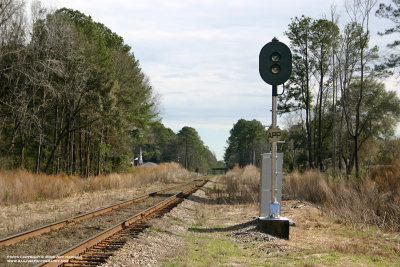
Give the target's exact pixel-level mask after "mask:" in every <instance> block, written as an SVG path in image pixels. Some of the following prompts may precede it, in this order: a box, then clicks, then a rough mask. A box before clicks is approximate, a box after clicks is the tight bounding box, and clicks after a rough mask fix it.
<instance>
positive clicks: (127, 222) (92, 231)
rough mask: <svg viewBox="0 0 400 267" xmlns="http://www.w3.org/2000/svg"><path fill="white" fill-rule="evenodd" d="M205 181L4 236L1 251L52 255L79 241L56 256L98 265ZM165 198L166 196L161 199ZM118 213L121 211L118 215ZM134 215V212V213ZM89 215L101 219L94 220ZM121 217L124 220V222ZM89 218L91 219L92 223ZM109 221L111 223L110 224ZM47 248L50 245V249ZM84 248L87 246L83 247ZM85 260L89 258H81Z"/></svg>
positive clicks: (12, 253) (2, 252)
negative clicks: (154, 217) (125, 241)
mask: <svg viewBox="0 0 400 267" xmlns="http://www.w3.org/2000/svg"><path fill="white" fill-rule="evenodd" d="M204 183H206V181H205V180H203V181H201V182H198V181H197V182H196V184H195V185H194V182H189V183H186V184H181V185H178V186H174V187H170V188H166V189H163V190H160V191H156V192H152V193H149V194H146V195H142V196H140V197H136V198H133V199H130V200H127V201H124V202H119V203H117V204H114V205H111V206H107V207H104V208H101V209H97V210H94V211H92V212H88V213H85V214H82V215H79V216H75V217H73V218H69V219H66V220H62V221H59V222H56V223H53V224H49V225H46V226H43V227H39V228H36V229H32V230H30V231H26V232H24V233H20V234H16V235H13V236H10V237H7V238H4V239H2V240H1V242H2V243H1V244H3V247H2V248H0V253H1V254H3V255H7V256H8V255H16V253H18V251H24V253H30V254H27V255H32V256H33V255H52V254H55V253H56V252H57V251H60V250H62V249H63V248H65V247H68V246H70V245H69V244H70V243H75V244H76V243H79V245H78V246H73V249H68V250H65V251H64V252H62V253H59V254H57V255H55V256H54V257H55V258H54V259H63V260H64V261H65V259H68V260H70V263H68V264H75V265H74V266H76V264H77V263H76V262H79V263H78V265H82V264H83V263H84V265H90V264H89V263H88V262H91V263H92V264H95V265H96V264H98V262H97V261H95V260H99V259H100V260H101V259H104V258H105V257H108V256H109V255H110V248H113V249H117V248H119V247H120V246H122V245H123V244H124V240H125V239H124V238H123V237H124V236H126V235H127V234H128V235H135V234H137V233H138V232H140V231H141V230H142V229H144V227H145V224H144V223H143V221H144V220H146V219H148V218H151V217H152V216H156V214H158V213H163V212H165V211H167V210H168V208H169V207H171V205H174V204H176V203H177V202H179V201H181V200H182V199H183V198H184V197H186V196H187V195H189V194H190V193H192V192H193V191H195V190H196V189H197V188H198V187H199V186H202V185H203V184H204ZM190 184H192V186H190V188H189V189H186V190H184V191H182V192H179V193H177V194H174V195H172V196H171V195H170V194H164V193H165V192H168V191H173V190H176V189H178V188H181V187H184V186H189V185H190ZM193 185H194V186H193ZM167 197H168V198H167ZM163 198H164V199H165V198H167V199H165V200H162V199H163ZM132 203H136V205H130V204H132ZM110 211H114V212H110ZM117 212H119V214H117V215H116V213H117ZM99 214H100V215H99ZM132 214H135V215H134V216H132ZM128 215H129V216H128ZM127 216H128V218H127ZM88 218H99V219H98V220H97V219H96V220H94V219H88ZM120 218H125V219H123V220H122V221H121V219H120ZM87 219H88V220H87ZM116 220H118V223H116ZM87 221H89V223H88V222H87ZM83 222H85V223H83ZM71 224H72V225H71ZM110 224H111V225H112V226H111V227H110ZM54 229H58V231H52V230H54ZM50 231H51V232H50ZM117 233H118V234H117ZM40 234H42V235H43V238H42V237H40V238H39V237H37V235H40ZM91 235H92V237H91V238H89V239H87V236H91ZM32 236H36V237H33V238H30V239H28V240H25V241H23V240H24V239H27V238H29V237H32ZM116 236H118V238H116ZM84 237H85V238H86V239H85V238H84ZM63 238H64V239H67V240H68V241H65V242H64V241H63V242H59V243H57V242H56V241H55V240H58V239H63ZM7 243H8V244H14V245H10V246H6V247H4V244H7ZM46 247H48V249H47V248H46ZM82 247H84V249H83V250H82ZM9 248H10V249H9ZM36 248H37V249H36ZM39 248H42V250H40V249H39ZM43 248H46V249H44V250H43ZM89 248H91V249H92V250H93V249H94V250H95V252H93V251H92V252H87V250H88V249H89ZM104 248H107V249H106V252H99V250H101V251H103V249H104ZM13 251H14V252H13ZM26 251H28V252H26ZM29 251H30V252H29ZM84 251H86V254H85V256H84V258H78V259H76V258H74V259H73V258H71V257H73V256H77V255H79V254H82V253H84ZM50 253H52V254H50ZM65 253H66V254H65ZM87 253H89V254H87ZM19 254H20V253H19ZM88 255H90V256H88ZM46 257H49V256H46ZM80 257H81V256H80ZM82 257H83V256H82ZM93 257H95V258H93ZM96 257H97V258H96ZM49 259H51V257H49ZM83 259H87V260H86V261H82V260H83ZM94 259H95V260H94ZM74 261H75V263H74ZM30 262H32V261H30ZM48 264H50V265H49V266H57V265H59V264H60V261H58V262H49V263H48ZM0 265H1V264H0Z"/></svg>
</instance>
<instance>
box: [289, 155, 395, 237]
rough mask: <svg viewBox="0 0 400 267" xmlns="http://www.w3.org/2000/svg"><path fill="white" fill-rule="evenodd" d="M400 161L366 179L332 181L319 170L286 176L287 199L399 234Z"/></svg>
mask: <svg viewBox="0 0 400 267" xmlns="http://www.w3.org/2000/svg"><path fill="white" fill-rule="evenodd" d="M399 174H400V162H398V163H395V164H393V166H392V167H389V168H381V169H376V170H375V171H374V172H373V173H372V175H371V177H364V178H363V179H360V180H356V179H351V178H349V179H346V178H342V179H336V180H335V179H333V178H332V177H330V176H327V175H325V174H323V173H320V172H317V171H307V172H305V173H303V174H300V173H298V172H294V173H291V174H289V175H287V176H286V177H285V180H284V186H283V193H284V194H285V196H286V197H289V198H296V199H302V200H306V201H310V202H314V203H317V204H319V205H321V206H322V207H323V208H324V209H325V210H327V211H329V212H330V213H331V214H332V216H334V217H335V218H337V219H338V220H339V221H343V222H350V223H353V224H369V225H376V226H378V227H380V228H384V229H386V230H390V231H400V175H399Z"/></svg>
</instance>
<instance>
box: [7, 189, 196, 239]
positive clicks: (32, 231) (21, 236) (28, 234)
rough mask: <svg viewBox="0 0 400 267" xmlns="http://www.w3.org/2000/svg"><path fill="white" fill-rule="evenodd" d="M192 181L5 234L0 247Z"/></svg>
mask: <svg viewBox="0 0 400 267" xmlns="http://www.w3.org/2000/svg"><path fill="white" fill-rule="evenodd" d="M193 182H194V181H190V182H187V183H184V184H179V185H176V186H172V187H168V188H164V189H162V190H159V191H155V192H151V193H148V194H144V195H141V196H138V197H134V198H132V199H129V200H125V201H121V202H118V203H116V204H112V205H109V206H106V207H102V208H99V209H95V210H92V211H88V212H86V213H83V214H80V215H77V216H74V217H71V218H67V219H64V220H60V221H57V222H54V223H50V224H47V225H44V226H41V227H37V228H34V229H30V230H27V231H24V232H21V233H17V234H14V235H10V236H7V237H5V238H2V239H0V247H1V246H7V245H12V244H15V243H18V242H20V241H22V240H25V239H28V238H30V237H34V236H38V235H41V234H43V233H47V232H50V231H52V230H56V229H59V228H62V227H64V226H65V225H67V224H70V223H74V222H78V221H81V220H84V219H88V218H91V217H94V216H97V215H101V214H104V213H107V212H110V211H113V210H116V209H119V208H121V207H124V206H127V205H130V204H133V203H135V202H139V201H142V200H145V199H147V198H149V197H151V196H155V195H158V194H161V193H164V192H167V191H170V190H173V189H176V188H179V187H183V186H186V185H189V184H191V183H193Z"/></svg>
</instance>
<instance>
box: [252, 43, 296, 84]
mask: <svg viewBox="0 0 400 267" xmlns="http://www.w3.org/2000/svg"><path fill="white" fill-rule="evenodd" d="M259 71H260V75H261V78H262V79H263V80H264V81H265V82H266V83H268V84H270V85H280V84H283V83H284V82H286V81H287V80H288V79H289V77H290V75H291V74H292V52H290V49H289V47H287V45H285V44H284V43H281V42H279V41H278V39H276V38H274V39H272V42H269V43H268V44H266V45H264V47H263V48H262V49H261V51H260V57H259Z"/></svg>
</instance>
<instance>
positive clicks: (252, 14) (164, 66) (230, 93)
mask: <svg viewBox="0 0 400 267" xmlns="http://www.w3.org/2000/svg"><path fill="white" fill-rule="evenodd" d="M384 1H386V3H389V2H390V1H389V0H384ZM381 2H382V1H381ZM42 3H43V4H44V5H47V6H49V7H52V8H61V7H67V8H72V9H77V10H79V11H81V12H83V13H84V14H86V15H89V16H91V17H92V18H93V20H94V21H97V22H101V23H103V24H104V25H106V26H107V27H108V28H110V29H111V30H112V31H114V32H115V33H117V34H118V35H120V36H122V37H123V38H124V41H125V43H126V44H128V45H130V46H131V47H132V51H133V53H134V54H135V57H136V59H138V60H139V62H140V66H141V68H142V70H143V72H144V73H145V74H146V75H147V76H148V77H149V79H150V82H151V85H152V86H153V88H154V91H155V92H156V93H157V94H158V95H159V100H160V104H161V105H160V111H161V114H160V116H161V117H162V122H163V124H164V125H165V126H166V127H169V128H171V129H172V130H174V131H175V132H178V131H179V130H180V129H181V128H182V127H183V126H190V127H193V128H195V129H196V130H197V132H198V133H199V135H200V137H201V139H202V140H203V142H204V143H205V145H207V146H208V147H209V148H210V150H211V151H212V152H214V153H215V155H216V156H217V159H219V160H222V159H223V155H224V151H225V147H226V146H227V143H226V141H227V139H228V137H229V135H230V134H229V131H230V129H232V127H233V125H234V124H235V123H236V122H237V121H238V120H239V119H242V118H243V119H246V120H252V119H256V120H258V121H260V122H261V123H262V124H263V125H266V126H267V125H270V124H271V112H270V110H271V101H272V100H271V98H272V91H271V86H270V85H268V84H266V83H264V82H263V80H262V79H261V77H260V75H259V73H258V55H259V52H260V50H261V48H262V47H263V46H264V45H265V44H266V43H268V42H270V41H271V40H272V38H273V37H277V38H278V39H279V40H280V41H281V42H284V43H286V44H287V45H289V41H288V39H287V38H286V37H285V36H284V31H286V30H287V28H288V24H289V23H290V22H291V18H294V17H296V16H298V17H300V16H301V15H303V14H304V15H305V16H309V17H312V18H315V19H318V18H324V17H325V18H326V17H330V10H331V5H332V4H335V5H336V11H337V13H338V15H339V23H340V24H344V23H345V22H346V21H347V20H348V19H347V15H346V11H345V8H344V0H337V1H336V2H333V1H332V2H331V1H327V0H301V1H299V0H279V1H271V0H219V1H217V0H168V1H165V0H147V1H146V0H112V1H106V0H85V1H81V0H53V1H52V0H47V1H46V0H44V1H42ZM370 25H371V30H372V38H371V39H372V42H373V43H374V44H377V45H379V46H380V47H381V49H383V50H385V49H384V48H385V45H386V44H387V43H388V42H390V40H391V39H389V38H396V37H397V38H398V36H392V37H387V38H381V37H379V38H378V37H377V34H376V33H377V32H378V31H382V30H383V29H385V28H386V27H389V26H390V22H389V21H388V20H385V19H380V18H376V17H375V16H374V14H373V15H372V17H371V23H370ZM387 87H388V89H391V90H395V89H396V87H397V88H398V83H396V82H390V83H389V84H388V85H387ZM278 90H281V88H278ZM283 123H284V122H283V120H282V119H278V126H281V125H282V124H283Z"/></svg>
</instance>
